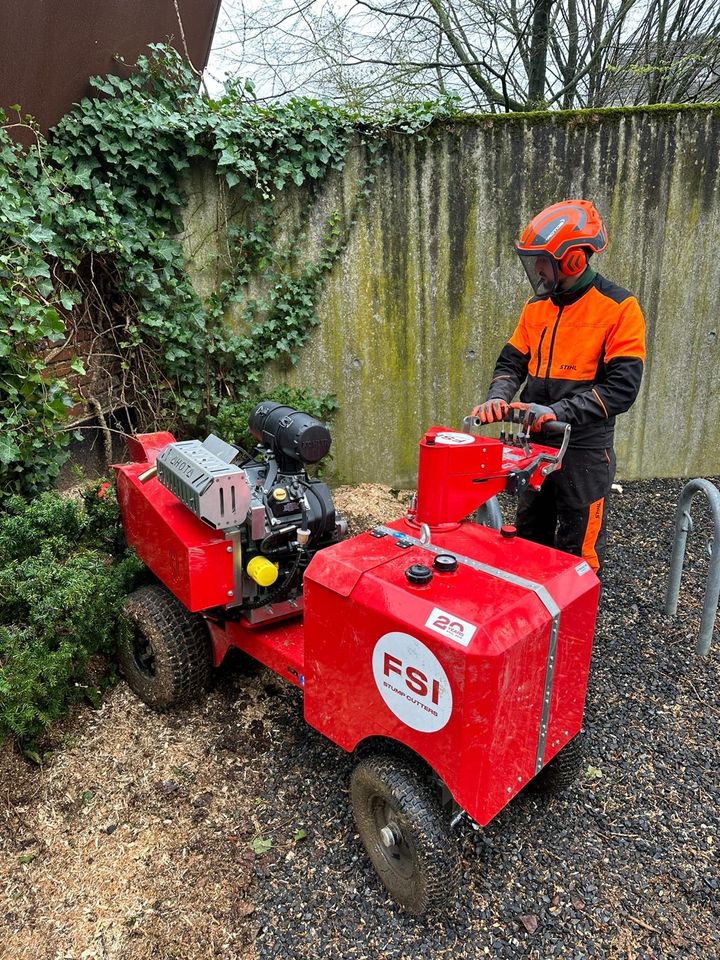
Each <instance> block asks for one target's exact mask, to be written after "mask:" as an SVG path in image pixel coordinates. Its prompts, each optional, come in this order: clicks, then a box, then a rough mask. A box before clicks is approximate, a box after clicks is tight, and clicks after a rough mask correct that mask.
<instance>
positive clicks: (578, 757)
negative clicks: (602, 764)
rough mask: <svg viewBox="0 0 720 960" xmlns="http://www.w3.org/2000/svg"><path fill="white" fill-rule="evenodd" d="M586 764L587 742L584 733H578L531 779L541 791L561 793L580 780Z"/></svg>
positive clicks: (543, 792) (544, 792)
mask: <svg viewBox="0 0 720 960" xmlns="http://www.w3.org/2000/svg"><path fill="white" fill-rule="evenodd" d="M584 766H585V743H584V740H583V734H582V733H578V734H577V735H576V736H574V737H573V739H572V740H571V741H570V742H569V743H567V744H566V745H565V746H564V747H563V748H562V750H561V751H560V752H559V753H556V754H555V756H554V757H553V758H552V760H551V761H550V763H548V765H547V766H546V767H543V769H542V770H541V771H540V773H539V774H538V775H537V776H536V777H535V778H534V779H533V780H531V783H532V784H533V786H534V787H535V788H536V789H537V791H538V792H539V793H542V794H553V793H559V792H560V791H562V790H565V789H566V788H567V787H570V786H572V785H573V783H575V782H576V781H577V780H579V778H580V775H581V773H582V771H583V767H584Z"/></svg>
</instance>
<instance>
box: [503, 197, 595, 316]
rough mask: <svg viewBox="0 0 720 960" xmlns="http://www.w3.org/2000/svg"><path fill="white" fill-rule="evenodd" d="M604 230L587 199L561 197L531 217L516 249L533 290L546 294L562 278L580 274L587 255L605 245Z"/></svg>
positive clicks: (542, 294)
mask: <svg viewBox="0 0 720 960" xmlns="http://www.w3.org/2000/svg"><path fill="white" fill-rule="evenodd" d="M607 243H608V239H607V231H606V230H605V226H604V224H603V222H602V219H601V218H600V214H599V213H598V212H597V210H596V209H595V207H594V206H593V204H592V203H590V201H589V200H562V201H561V202H560V203H553V204H552V206H550V207H546V208H545V209H544V210H543V211H541V212H540V213H538V215H537V216H536V217H533V218H532V220H531V221H530V223H529V224H528V225H527V227H525V229H524V230H523V232H522V235H521V237H520V240H519V241H518V242H517V243H516V244H515V250H516V251H517V254H518V256H519V257H520V260H521V262H522V265H523V267H524V268H525V272H526V273H527V275H528V279H529V280H530V283H531V284H532V287H533V290H534V291H535V293H536V294H537V295H538V296H540V297H543V296H547V295H548V294H550V293H554V292H555V291H556V290H557V289H558V285H559V283H560V280H561V279H562V278H563V277H579V276H580V274H581V273H582V272H583V271H584V270H585V267H586V266H587V260H588V257H589V256H590V255H591V254H593V253H600V252H601V251H602V250H604V249H605V247H606V246H607Z"/></svg>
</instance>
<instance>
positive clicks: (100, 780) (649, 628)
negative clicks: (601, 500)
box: [0, 480, 720, 960]
mask: <svg viewBox="0 0 720 960" xmlns="http://www.w3.org/2000/svg"><path fill="white" fill-rule="evenodd" d="M681 486H682V483H681V482H680V481H672V480H666V481H651V482H635V483H627V484H624V490H623V492H622V493H619V494H618V495H617V496H616V497H615V500H614V504H613V512H612V514H611V545H610V549H609V551H608V557H607V572H606V578H605V590H604V595H603V601H602V606H601V613H600V618H599V622H598V629H597V639H596V646H595V653H594V660H593V669H592V674H591V681H590V687H589V691H588V705H587V713H586V730H587V741H588V767H587V769H586V770H585V772H584V775H583V777H582V779H581V780H580V781H579V782H578V783H577V784H576V785H575V786H573V787H571V788H568V789H567V791H566V792H565V793H564V794H562V795H558V796H556V797H553V798H551V799H549V800H543V799H541V798H540V797H538V795H537V794H536V793H532V792H529V791H526V792H524V793H523V794H521V795H520V796H519V797H517V798H516V799H515V800H514V801H513V802H512V803H511V804H510V805H509V806H508V807H507V808H506V809H505V810H504V811H503V812H502V813H501V814H500V815H499V816H498V817H497V818H496V819H495V821H493V823H491V824H490V825H489V826H488V827H487V828H486V829H485V830H483V831H478V832H476V831H474V830H472V829H471V828H470V826H469V825H467V824H464V825H462V826H461V827H460V828H459V830H458V843H459V844H460V849H461V853H462V862H463V881H462V886H461V891H460V894H459V896H458V899H457V901H453V902H450V903H448V913H447V915H446V916H445V917H443V918H438V917H435V918H432V917H431V918H430V919H425V920H418V919H415V918H411V917H408V916H407V915H405V914H403V913H402V912H401V911H399V910H397V909H396V908H395V907H394V906H393V905H392V903H391V902H390V901H389V900H388V898H387V897H386V896H385V895H384V893H383V890H382V888H381V887H380V885H379V883H378V882H377V881H376V879H375V875H374V873H373V871H372V870H371V868H370V866H369V864H368V862H367V859H366V857H365V855H364V853H363V852H362V851H361V848H360V846H359V841H358V839H357V836H356V834H355V831H354V825H353V821H352V818H351V815H350V811H349V806H348V790H347V783H348V777H349V773H350V768H351V763H350V760H349V758H348V757H347V756H345V755H344V754H343V753H342V752H341V751H339V750H338V749H337V748H335V747H334V746H333V745H332V744H331V743H329V742H328V741H326V740H324V739H323V738H322V737H321V736H320V735H318V734H316V733H315V732H314V731H313V730H312V729H311V728H309V727H308V726H307V725H306V724H305V723H304V721H303V719H302V699H301V695H300V693H299V691H297V690H295V689H294V688H290V687H289V686H285V685H283V684H282V683H281V682H280V681H279V680H277V679H276V678H275V677H274V676H273V675H272V674H270V673H269V672H267V671H265V670H264V669H262V668H260V667H259V666H257V665H255V664H253V663H252V662H250V661H248V660H247V659H246V658H243V657H241V656H232V657H230V658H229V661H228V662H227V663H226V665H225V666H224V667H223V669H222V670H221V671H220V674H219V677H218V683H217V685H216V687H215V689H214V690H213V692H212V693H211V694H210V696H209V698H208V699H207V701H205V702H204V703H203V704H201V705H198V706H197V707H195V708H192V709H190V710H186V711H183V712H181V713H177V714H174V715H168V716H158V715H155V714H152V713H151V712H150V711H148V710H147V709H146V708H144V707H143V706H142V705H141V704H139V703H137V702H136V701H135V700H134V699H133V698H132V697H131V696H130V695H129V694H128V692H127V690H126V689H125V688H124V687H122V686H121V687H119V688H117V689H116V690H115V691H114V692H113V693H112V695H111V696H110V698H109V699H108V701H107V702H106V704H105V705H104V706H103V708H102V709H101V710H100V711H98V712H94V713H89V712H88V711H86V712H84V713H82V714H81V715H79V716H76V717H75V718H74V720H73V721H71V722H70V723H69V724H68V725H67V727H66V729H65V731H64V733H63V738H64V739H63V740H62V742H58V745H57V746H58V751H57V753H56V755H55V758H54V759H53V760H52V761H51V762H50V763H49V764H48V765H47V766H46V767H45V768H44V769H43V770H42V771H40V773H37V772H36V771H34V770H30V769H29V768H27V767H26V766H25V765H24V764H22V763H21V762H20V761H19V760H18V758H17V757H16V756H13V755H11V754H10V753H9V752H8V751H7V750H6V752H5V754H4V755H2V756H0V775H1V776H2V783H3V784H4V787H3V789H4V791H5V794H6V801H7V802H6V805H5V810H4V815H5V821H6V822H5V829H4V834H3V838H2V839H0V884H2V886H1V887H0V928H2V934H3V936H2V939H1V940H0V944H2V945H1V946H0V956H2V957H7V958H8V960H21V958H22V960H24V958H28V960H29V958H32V960H45V958H48V960H50V958H60V957H62V958H67V960H75V958H78V960H90V958H95V957H97V958H102V957H112V958H116V957H117V958H120V957H122V958H123V960H134V958H138V960H145V958H148V960H149V958H163V960H170V958H178V960H196V958H197V960H200V958H205V957H223V958H227V960H233V958H255V957H257V958H269V957H273V958H286V957H287V958H301V957H308V958H311V957H312V958H316V957H318V956H329V957H333V958H334V957H337V958H348V960H349V958H357V960H361V958H383V960H385V958H388V960H389V958H398V960H399V958H408V960H409V958H418V957H433V958H439V957H453V958H463V957H467V958H476V957H478V958H479V957H486V956H489V957H533V958H546V957H553V956H558V957H567V958H585V957H602V958H615V957H618V958H620V957H622V958H626V960H635V958H638V960H639V958H665V957H667V958H670V957H703V958H710V957H716V956H720V904H719V902H718V874H719V873H720V871H719V870H718V866H719V858H718V851H717V846H718V843H719V842H720V841H718V840H717V838H716V823H717V811H718V809H719V808H720V803H719V801H720V772H719V771H720V762H719V761H720V746H719V745H718V740H719V738H718V725H719V718H720V696H719V694H720V677H719V673H720V670H719V665H720V640H719V639H718V638H717V637H716V638H715V642H714V646H713V648H712V649H711V654H710V657H708V658H707V659H706V660H701V659H700V658H699V657H696V656H695V654H694V653H693V646H694V642H695V639H696V636H697V630H698V624H699V615H700V606H701V603H702V594H703V589H704V581H703V576H704V573H705V571H706V570H707V561H706V559H705V558H704V556H703V551H704V546H705V535H704V533H705V534H706V533H707V531H706V530H704V524H698V527H699V530H698V532H697V533H696V534H695V535H694V536H693V537H692V538H691V544H690V547H689V551H688V569H687V571H686V574H685V578H686V579H685V582H684V587H683V592H682V595H681V615H680V616H679V617H678V618H677V619H675V620H674V621H670V620H669V619H668V618H666V617H665V616H664V615H663V614H662V601H663V593H664V588H665V583H666V578H667V566H668V562H669V556H670V547H671V540H672V527H673V512H674V505H675V503H676V502H677V497H678V495H679V492H680V489H681ZM338 500H339V502H340V503H341V504H342V506H343V508H344V509H346V510H347V511H348V513H352V516H353V526H354V528H355V529H356V530H357V529H362V528H364V527H366V526H368V525H370V524H372V523H374V522H377V521H379V520H382V519H390V518H391V517H392V516H397V515H399V514H400V513H402V512H403V503H404V502H405V497H404V496H403V495H399V496H397V495H395V494H394V493H392V492H389V491H387V490H383V489H382V488H377V487H364V488H361V489H356V490H354V491H340V492H339V494H338ZM702 506H703V504H702V502H701V500H700V498H698V500H697V501H696V506H695V513H696V514H697V517H696V519H699V517H700V514H701V508H702ZM703 531H704V532H703ZM692 598H694V599H692ZM88 793H89V794H91V795H88ZM111 828H112V829H111Z"/></svg>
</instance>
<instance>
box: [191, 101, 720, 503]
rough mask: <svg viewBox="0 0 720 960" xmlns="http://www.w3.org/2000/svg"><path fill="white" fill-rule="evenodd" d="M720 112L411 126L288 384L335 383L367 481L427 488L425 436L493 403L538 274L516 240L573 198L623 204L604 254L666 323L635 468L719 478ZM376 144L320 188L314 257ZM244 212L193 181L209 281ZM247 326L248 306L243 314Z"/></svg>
mask: <svg viewBox="0 0 720 960" xmlns="http://www.w3.org/2000/svg"><path fill="white" fill-rule="evenodd" d="M719 150H720V116H719V115H718V113H717V112H716V111H715V110H714V109H698V108H694V109H681V110H679V109H670V110H662V109H660V110H652V109H648V110H645V111H642V110H638V111H609V112H606V113H604V114H603V113H600V114H594V113H579V114H555V115H547V114H546V115H536V116H535V115H530V116H526V117H520V118H517V117H516V118H513V117H510V118H496V119H493V118H475V119H472V120H468V121H466V122H458V123H452V124H447V125H445V126H444V127H442V128H441V129H439V130H435V131H434V132H433V135H432V137H430V138H429V139H427V140H424V141H417V140H416V139H412V138H405V137H401V136H397V137H396V138H395V139H394V140H393V141H392V143H391V145H390V150H389V153H388V157H387V161H386V163H385V165H384V166H383V167H382V168H380V170H379V173H378V178H377V182H376V184H375V188H374V191H373V195H372V198H371V200H370V201H369V202H368V203H367V205H366V206H364V207H363V208H362V209H361V213H360V216H359V219H358V222H357V224H356V226H355V227H354V229H353V232H352V237H351V240H350V243H349V245H348V247H347V249H346V250H345V252H344V254H343V256H342V259H341V260H340V261H339V262H338V263H337V264H336V266H335V268H334V270H333V272H332V274H331V276H330V277H329V280H328V283H327V286H326V288H325V291H324V293H323V296H322V298H321V301H320V302H319V304H318V313H319V317H320V324H319V326H318V327H317V328H316V329H315V330H314V331H313V333H312V335H311V337H310V340H309V342H308V344H307V346H306V347H305V348H304V350H303V352H302V354H301V357H300V360H299V362H298V364H297V365H296V366H295V367H293V368H291V369H288V370H282V371H280V370H277V371H274V373H273V374H272V376H275V377H282V378H283V379H284V380H286V381H287V382H289V383H292V384H296V385H300V384H301V385H303V386H306V387H309V388H311V389H312V390H314V391H316V392H323V393H324V392H332V393H335V394H336V395H337V397H338V399H339V402H340V411H339V414H338V416H337V419H336V422H335V427H334V437H335V442H334V449H333V452H334V457H335V462H334V469H335V471H336V474H337V476H338V478H339V479H342V480H345V481H348V482H354V483H355V482H361V481H378V482H385V483H389V484H392V485H406V484H407V485H411V484H412V483H413V481H414V477H415V470H416V449H417V440H418V438H419V436H420V435H421V433H422V431H423V429H424V428H425V427H427V426H428V425H430V424H433V423H441V424H445V425H448V426H458V425H459V424H460V422H461V420H462V418H463V416H464V415H465V414H466V413H467V412H468V411H469V410H470V408H471V407H472V406H473V405H474V404H475V403H476V402H478V401H479V400H480V399H484V396H485V391H486V388H487V384H488V382H489V379H490V375H491V371H492V369H493V365H494V361H495V359H496V357H497V354H498V352H499V350H500V349H501V347H502V345H503V343H504V342H505V340H506V339H507V337H508V336H509V334H510V333H511V331H512V329H513V326H514V323H515V320H516V318H517V315H518V313H519V311H520V309H521V307H522V304H523V302H524V300H525V299H526V298H527V296H528V293H529V289H528V285H527V280H526V279H525V275H524V272H523V270H522V267H521V265H520V264H519V262H518V261H517V258H516V256H515V254H514V252H513V246H512V244H513V240H514V239H515V238H516V237H517V236H518V234H519V232H520V230H521V229H522V227H523V226H524V225H525V223H526V222H527V221H528V220H529V219H530V217H531V216H532V215H533V214H534V213H536V212H537V211H538V210H540V209H541V208H542V207H544V206H546V205H547V204H549V203H552V202H555V201H556V200H559V199H562V198H564V197H570V196H582V197H587V198H589V199H592V200H593V201H594V202H595V203H596V205H597V206H598V208H599V209H600V211H601V212H602V214H603V215H604V217H605V219H606V222H607V227H608V232H609V235H610V246H609V248H608V251H607V252H606V253H605V254H603V255H601V256H600V257H598V258H597V261H596V263H595V266H596V267H597V268H598V269H599V270H600V271H601V272H602V273H603V274H604V275H606V276H608V277H609V278H610V279H612V280H613V281H615V282H616V283H619V284H621V285H622V286H625V287H627V288H628V289H630V290H631V291H633V292H634V293H635V294H636V295H637V296H638V298H639V300H640V303H641V305H642V307H643V309H644V311H645V316H646V320H647V346H648V360H647V365H646V370H645V377H644V380H643V385H642V390H641V393H640V396H639V398H638V400H637V402H636V404H635V406H634V408H633V409H632V411H631V412H630V413H628V414H625V415H624V416H622V417H620V418H619V420H618V429H617V439H616V446H617V452H618V464H619V466H618V475H619V476H621V477H625V478H637V477H660V476H689V475H693V476H695V475H714V474H718V473H720V442H719V441H718V434H717V424H718V423H719V422H720V382H719V381H720V369H719V368H720V364H719V363H718V357H719V350H720V347H719V346H718V330H719V329H720V316H719V311H720V257H719V256H718V251H719V250H720V192H719V190H720V172H719V168H720V164H719V162H718V161H719V156H718V152H719ZM362 165H363V156H362V153H361V151H360V150H359V149H355V150H353V151H352V152H351V155H350V157H349V159H348V163H347V166H346V168H345V171H344V172H343V174H341V175H337V176H335V177H333V178H332V179H331V180H330V181H329V182H328V183H327V184H326V185H325V186H324V187H323V189H322V190H321V191H320V192H319V194H318V195H317V196H314V197H312V198H310V197H309V196H308V195H304V194H303V192H302V191H296V192H294V193H292V194H288V195H287V196H286V197H285V199H284V200H282V201H281V202H283V203H284V204H285V205H286V208H287V209H286V221H287V223H291V222H297V221H298V220H300V221H302V220H304V219H305V220H306V221H307V225H308V241H307V244H308V251H309V253H308V255H312V254H313V251H316V250H317V243H318V237H319V235H320V233H321V230H322V226H323V224H324V222H325V217H326V216H327V214H328V213H330V212H331V211H332V210H333V209H339V210H341V211H343V212H345V213H346V212H347V211H348V210H349V209H350V208H351V207H352V203H353V198H354V195H355V192H356V190H357V184H358V179H359V175H360V172H361V169H362ZM228 209H229V207H228V204H227V202H226V198H225V197H224V196H223V192H222V191H221V190H220V189H219V186H218V181H217V180H215V179H214V178H213V177H212V176H211V175H210V173H209V171H207V170H205V171H203V170H198V171H196V172H195V174H194V175H193V177H192V178H191V180H190V182H189V204H188V211H187V217H186V221H187V226H188V231H187V235H186V238H185V239H186V248H187V251H188V254H189V255H190V258H191V259H190V267H191V272H192V274H193V276H194V279H195V282H196V284H197V287H198V289H199V290H200V292H201V293H203V294H207V293H208V292H209V291H210V290H211V289H212V288H213V287H214V285H215V284H216V283H217V281H218V279H219V278H220V277H221V276H222V272H223V267H222V263H223V244H224V238H223V235H224V225H225V222H226V220H227V216H228V213H227V211H228ZM230 322H232V319H231V320H230Z"/></svg>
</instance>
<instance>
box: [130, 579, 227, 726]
mask: <svg viewBox="0 0 720 960" xmlns="http://www.w3.org/2000/svg"><path fill="white" fill-rule="evenodd" d="M123 609H124V613H125V615H126V617H127V618H128V620H129V621H130V623H131V624H132V625H133V627H134V636H133V638H132V640H131V641H130V642H129V643H122V644H120V646H119V648H118V662H119V665H120V670H121V672H122V675H123V676H124V678H125V680H126V681H127V683H128V686H129V687H130V689H131V690H132V691H133V692H134V693H135V694H137V696H138V697H140V699H141V700H143V701H144V702H145V703H146V704H147V705H148V706H149V707H152V708H153V709H154V710H167V709H169V708H170V707H175V706H179V705H180V704H183V703H188V702H189V701H191V700H195V699H197V698H198V697H200V696H201V695H202V694H203V693H204V692H205V691H206V690H207V688H208V686H209V683H210V676H211V671H212V654H211V648H210V637H209V635H208V630H207V625H206V623H205V620H204V619H203V617H201V616H200V615H199V614H196V613H190V611H189V610H188V609H187V608H186V607H185V605H184V604H183V603H181V601H180V600H178V599H177V598H176V597H174V596H173V595H172V593H170V591H169V590H167V589H166V588H165V587H163V586H160V585H159V584H153V585H152V586H149V587H141V588H140V589H139V590H135V592H134V593H131V594H130V596H129V597H128V598H127V600H126V601H125V604H124V608H123Z"/></svg>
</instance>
